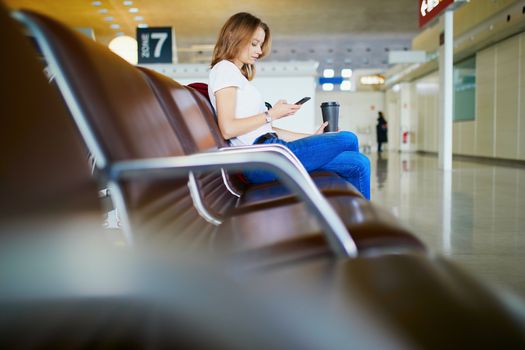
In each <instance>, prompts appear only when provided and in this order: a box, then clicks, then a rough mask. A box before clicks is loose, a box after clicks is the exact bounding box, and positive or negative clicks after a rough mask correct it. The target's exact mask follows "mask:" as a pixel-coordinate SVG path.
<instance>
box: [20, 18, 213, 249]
mask: <svg viewBox="0 0 525 350" xmlns="http://www.w3.org/2000/svg"><path fill="white" fill-rule="evenodd" d="M22 14H23V16H24V17H25V18H26V20H25V21H26V22H28V23H29V24H30V26H31V28H32V30H34V31H37V32H39V36H41V37H43V38H44V40H45V42H44V44H45V45H47V46H48V47H49V50H48V51H49V52H47V53H46V52H45V56H47V57H46V58H47V59H48V60H50V62H56V67H54V69H56V70H57V71H58V73H59V75H61V76H62V77H63V78H62V77H60V76H58V77H57V82H58V85H59V87H60V89H61V91H62V93H63V95H64V96H68V95H71V96H73V99H72V100H73V103H72V102H71V99H70V100H69V101H68V102H69V107H70V110H71V111H72V114H73V116H74V117H75V118H76V120H77V123H78V121H79V120H84V121H85V123H86V124H87V126H88V127H87V128H84V127H83V125H82V123H79V125H80V128H81V129H83V132H84V135H86V133H88V134H89V132H91V133H92V135H93V136H94V139H96V143H98V145H99V149H100V150H101V151H100V152H99V153H101V154H97V149H94V150H92V151H93V152H94V153H95V155H96V156H97V157H99V158H100V157H101V158H105V159H106V160H107V163H109V164H111V163H113V162H116V161H122V160H132V159H144V158H154V157H170V156H179V155H183V154H184V153H185V152H184V149H183V147H182V145H181V143H180V142H179V138H178V137H177V135H176V133H175V132H174V130H173V128H172V127H171V125H170V123H169V120H168V118H167V117H166V115H165V114H164V111H163V108H162V107H161V105H160V104H159V102H158V100H157V98H156V96H155V94H154V93H153V91H152V90H151V88H150V86H149V84H148V83H147V81H146V80H145V79H144V77H143V75H142V74H141V73H140V72H139V71H138V70H137V69H136V68H135V67H134V66H132V65H130V64H129V63H127V62H126V61H124V60H123V59H122V58H120V57H119V56H117V55H115V54H114V53H112V52H111V51H110V50H109V49H108V48H106V47H104V46H102V45H100V44H98V43H96V42H94V41H93V40H91V39H89V38H87V37H85V36H83V35H82V34H80V33H77V32H75V31H73V30H71V29H69V28H67V27H66V26H65V25H63V24H61V23H59V22H58V21H55V20H53V19H51V18H49V17H47V16H44V15H40V14H37V13H34V12H31V11H23V12H22ZM40 44H42V43H40ZM86 130H87V131H86ZM86 139H87V138H86ZM88 145H89V143H88ZM99 164H100V163H99ZM186 184H187V178H178V179H174V180H165V181H159V180H158V179H155V180H154V179H151V180H149V179H147V178H143V179H140V180H133V181H131V180H128V181H126V182H122V183H121V184H120V185H121V186H122V189H123V192H124V201H125V202H126V206H127V209H128V210H129V211H130V214H131V215H130V216H131V223H132V227H133V228H134V229H135V231H139V232H143V233H144V232H146V233H151V232H155V234H156V235H160V236H159V237H163V238H167V237H166V236H164V235H161V233H166V234H167V235H168V236H170V235H171V236H173V237H175V235H176V234H178V235H186V234H188V233H189V231H191V232H198V233H203V232H204V233H207V232H211V231H213V229H214V228H213V227H211V226H210V224H208V223H207V222H206V221H205V220H204V219H202V218H200V216H199V215H198V213H197V211H196V210H195V209H194V208H193V204H192V200H191V197H190V195H189V191H188V189H187V185H186ZM188 221H189V222H191V223H193V225H188ZM186 236H187V235H186ZM149 238H151V237H148V239H149Z"/></svg>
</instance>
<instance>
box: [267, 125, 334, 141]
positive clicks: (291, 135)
mask: <svg viewBox="0 0 525 350" xmlns="http://www.w3.org/2000/svg"><path fill="white" fill-rule="evenodd" d="M327 125H328V122H324V123H323V124H321V126H320V127H319V129H317V131H316V132H314V133H313V134H303V133H299V132H293V131H290V130H285V129H280V128H276V127H274V128H273V130H275V132H276V133H277V135H278V136H279V138H281V139H283V140H285V141H295V140H299V139H302V138H304V137H308V136H312V135H318V134H322V133H323V131H324V128H326V126H327Z"/></svg>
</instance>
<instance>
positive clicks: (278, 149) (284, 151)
mask: <svg viewBox="0 0 525 350" xmlns="http://www.w3.org/2000/svg"><path fill="white" fill-rule="evenodd" d="M231 150H246V151H251V150H265V151H268V152H275V153H278V154H281V155H283V156H285V157H286V158H288V160H289V161H290V162H292V163H293V164H294V166H295V167H296V168H297V169H298V170H299V171H301V172H302V173H303V174H304V175H305V176H306V177H308V178H310V174H308V171H306V169H305V168H304V166H303V163H301V161H300V160H299V159H298V158H297V157H296V156H295V154H293V152H292V151H290V149H289V148H287V147H285V146H283V145H281V144H278V143H272V144H260V145H246V146H231V147H222V148H219V151H221V152H229V151H231Z"/></svg>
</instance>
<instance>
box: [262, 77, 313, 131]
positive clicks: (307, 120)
mask: <svg viewBox="0 0 525 350" xmlns="http://www.w3.org/2000/svg"><path fill="white" fill-rule="evenodd" d="M253 84H254V85H255V86H256V87H257V88H258V89H259V91H260V92H261V94H262V95H263V97H264V99H265V100H266V102H268V103H270V104H271V105H274V104H275V102H277V101H278V100H280V99H284V100H286V101H287V102H289V103H294V102H297V101H299V100H300V99H301V98H303V97H306V96H308V97H311V98H312V99H311V100H310V101H308V102H306V103H305V104H304V105H303V106H302V108H301V109H300V110H299V112H297V113H296V114H295V115H293V116H290V117H286V118H283V119H280V120H277V121H275V122H274V123H273V124H274V125H275V126H276V127H279V128H283V129H288V130H292V131H297V132H304V133H310V132H313V131H314V130H315V128H316V123H315V106H316V96H315V80H314V77H312V76H302V77H301V76H299V77H297V76H292V77H290V76H288V77H265V76H261V77H256V78H255V79H254V80H253Z"/></svg>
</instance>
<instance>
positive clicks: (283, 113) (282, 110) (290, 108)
mask: <svg viewBox="0 0 525 350" xmlns="http://www.w3.org/2000/svg"><path fill="white" fill-rule="evenodd" d="M299 109H301V105H294V104H289V103H286V100H279V101H277V103H275V105H274V106H273V108H272V109H270V110H269V111H268V113H270V115H271V116H272V119H273V120H277V119H281V118H284V117H288V116H290V115H293V114H295V112H297V111H298V110H299Z"/></svg>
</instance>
